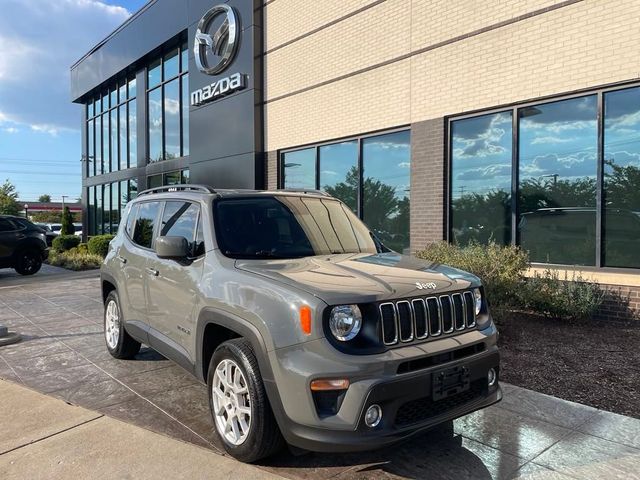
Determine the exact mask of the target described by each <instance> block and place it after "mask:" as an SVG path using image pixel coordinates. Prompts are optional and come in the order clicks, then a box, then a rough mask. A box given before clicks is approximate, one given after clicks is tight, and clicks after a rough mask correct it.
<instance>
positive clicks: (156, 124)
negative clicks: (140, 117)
mask: <svg viewBox="0 0 640 480" xmlns="http://www.w3.org/2000/svg"><path fill="white" fill-rule="evenodd" d="M159 160H162V89H160V88H157V89H155V90H153V91H151V92H149V161H150V162H157V161H159Z"/></svg>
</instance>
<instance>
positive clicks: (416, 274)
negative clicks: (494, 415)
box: [101, 185, 502, 462]
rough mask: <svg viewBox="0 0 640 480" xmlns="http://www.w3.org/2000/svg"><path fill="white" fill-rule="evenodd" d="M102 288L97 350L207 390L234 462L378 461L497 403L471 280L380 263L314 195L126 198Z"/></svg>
mask: <svg viewBox="0 0 640 480" xmlns="http://www.w3.org/2000/svg"><path fill="white" fill-rule="evenodd" d="M101 283H102V296H103V299H104V305H105V315H104V326H105V338H106V343H107V348H108V350H109V352H111V354H112V355H113V356H114V357H116V358H121V359H127V358H131V357H133V356H134V355H136V353H137V352H138V350H139V349H140V344H141V343H144V344H147V345H149V346H150V347H152V348H153V349H155V350H157V351H158V352H160V353H161V354H162V355H164V356H166V357H168V358H170V359H172V360H173V361H175V362H176V363H178V364H179V365H181V366H182V367H184V368H185V369H186V370H188V371H189V372H190V373H192V374H193V375H195V376H196V377H197V378H198V379H199V380H200V381H201V382H203V383H206V385H207V389H208V392H209V406H210V408H211V414H212V417H213V423H214V425H215V430H216V432H217V435H218V437H219V439H220V440H221V442H222V444H223V445H224V447H225V449H226V450H227V452H229V453H230V454H231V455H233V456H234V457H236V458H238V459H240V460H242V461H247V462H251V461H255V460H258V459H260V458H264V457H266V456H269V455H271V454H273V453H274V452H276V451H277V450H278V449H279V448H280V447H281V446H282V445H284V443H285V442H286V443H288V444H289V445H291V446H293V447H297V448H299V449H303V450H313V451H323V452H336V451H339V452H345V451H356V450H365V449H371V448H377V447H382V446H385V445H390V444H392V443H394V442H397V441H399V440H402V439H405V438H407V437H408V436H410V435H413V434H416V433H418V432H420V431H424V430H426V429H429V428H431V427H433V426H435V425H437V424H440V423H442V422H447V421H451V420H452V419H454V418H457V417H459V416H461V415H465V414H467V413H469V412H472V411H474V410H477V409H480V408H483V407H486V406H489V405H491V404H493V403H496V402H498V401H499V400H500V399H501V397H502V394H501V390H500V387H499V386H498V373H499V354H498V350H497V346H496V340H497V332H496V328H495V326H494V324H493V322H492V319H491V315H490V313H489V308H488V303H487V300H486V298H485V296H484V291H483V288H482V285H481V284H480V281H479V280H478V278H477V277H475V276H473V275H470V274H469V273H466V272H462V271H460V270H456V269H454V268H451V267H447V266H444V265H438V264H432V263H429V262H424V261H420V260H417V259H415V258H413V257H409V256H404V255H400V254H398V253H395V252H392V251H390V250H388V249H387V248H385V247H384V245H383V244H382V243H381V242H380V241H378V240H377V239H376V238H375V236H374V235H373V234H372V233H371V231H370V230H369V229H368V228H367V227H366V226H365V225H364V224H363V223H362V222H361V221H360V220H359V219H358V218H357V217H356V216H355V215H354V214H353V213H352V212H351V210H350V209H349V208H348V207H347V206H346V205H344V204H343V203H342V202H340V201H338V200H336V199H334V198H332V197H330V196H328V195H326V194H324V193H322V192H317V191H305V192H301V191H271V192H269V191H242V190H213V189H212V188H210V187H206V186H199V185H180V186H171V187H161V188H156V189H152V190H146V191H144V192H141V193H140V194H139V196H138V197H137V198H136V199H135V200H133V201H131V202H129V204H128V205H127V207H126V211H125V212H124V214H123V218H122V222H121V225H120V228H119V230H118V234H117V235H116V237H115V238H114V239H113V241H112V242H111V244H110V247H109V252H108V255H107V257H106V259H105V261H104V265H103V266H102V270H101Z"/></svg>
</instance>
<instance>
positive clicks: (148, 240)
mask: <svg viewBox="0 0 640 480" xmlns="http://www.w3.org/2000/svg"><path fill="white" fill-rule="evenodd" d="M159 212H160V202H146V203H141V204H140V206H139V207H138V212H137V215H136V225H135V227H134V230H133V241H134V242H135V243H137V244H138V245H140V246H141V247H145V248H151V246H152V245H153V229H154V226H155V224H156V221H157V218H158V213H159Z"/></svg>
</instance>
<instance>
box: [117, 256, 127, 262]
mask: <svg viewBox="0 0 640 480" xmlns="http://www.w3.org/2000/svg"><path fill="white" fill-rule="evenodd" d="M116 258H117V259H118V260H120V262H122V263H127V259H126V258H124V257H123V256H122V255H118V256H117V257H116Z"/></svg>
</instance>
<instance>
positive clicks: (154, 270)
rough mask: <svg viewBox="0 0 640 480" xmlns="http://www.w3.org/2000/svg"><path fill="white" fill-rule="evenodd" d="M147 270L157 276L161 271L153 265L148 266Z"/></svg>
mask: <svg viewBox="0 0 640 480" xmlns="http://www.w3.org/2000/svg"><path fill="white" fill-rule="evenodd" d="M146 270H147V273H148V274H149V275H153V276H154V277H157V276H158V274H159V273H160V272H158V270H156V269H155V268H151V267H147V269H146Z"/></svg>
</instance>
